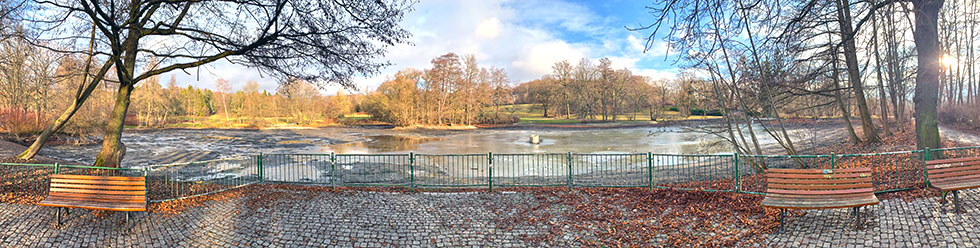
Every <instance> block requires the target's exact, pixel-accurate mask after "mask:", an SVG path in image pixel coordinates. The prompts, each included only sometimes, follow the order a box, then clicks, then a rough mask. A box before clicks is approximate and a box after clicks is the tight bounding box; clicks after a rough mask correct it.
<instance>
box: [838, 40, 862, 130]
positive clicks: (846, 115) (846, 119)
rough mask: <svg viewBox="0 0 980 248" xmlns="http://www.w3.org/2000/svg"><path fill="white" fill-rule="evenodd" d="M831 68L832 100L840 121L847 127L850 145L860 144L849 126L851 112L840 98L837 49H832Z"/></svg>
mask: <svg viewBox="0 0 980 248" xmlns="http://www.w3.org/2000/svg"><path fill="white" fill-rule="evenodd" d="M831 56H833V57H832V58H831V59H832V60H833V63H831V64H832V65H833V68H831V74H833V75H832V77H833V81H834V87H836V88H837V89H835V90H834V100H836V101H837V106H838V107H840V112H841V119H844V126H845V127H847V137H848V140H849V141H850V142H851V143H860V142H861V139H860V138H858V136H857V134H856V133H854V126H853V125H852V124H851V112H850V111H848V110H847V104H844V99H843V98H842V97H841V93H840V91H841V86H840V73H838V71H837V49H833V55H831Z"/></svg>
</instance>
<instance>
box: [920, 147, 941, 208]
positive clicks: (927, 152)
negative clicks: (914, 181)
mask: <svg viewBox="0 0 980 248" xmlns="http://www.w3.org/2000/svg"><path fill="white" fill-rule="evenodd" d="M923 152H924V153H925V154H924V156H922V177H923V178H925V180H926V187H929V186H932V185H930V184H931V182H929V173H927V172H926V169H927V168H926V162H929V160H930V159H931V157H932V151H930V150H929V147H926V149H925V150H923ZM944 196H945V195H944Z"/></svg>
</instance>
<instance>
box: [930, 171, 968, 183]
mask: <svg viewBox="0 0 980 248" xmlns="http://www.w3.org/2000/svg"><path fill="white" fill-rule="evenodd" d="M962 180H971V181H980V171H978V172H975V173H973V174H968V175H961V176H955V177H933V176H932V175H929V182H930V183H942V182H946V181H962Z"/></svg>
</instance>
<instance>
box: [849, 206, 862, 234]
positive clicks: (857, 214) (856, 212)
mask: <svg viewBox="0 0 980 248" xmlns="http://www.w3.org/2000/svg"><path fill="white" fill-rule="evenodd" d="M851 213H852V215H854V220H855V222H854V225H855V226H857V229H861V228H862V226H861V207H854V211H852V212H851Z"/></svg>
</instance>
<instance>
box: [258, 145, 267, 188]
mask: <svg viewBox="0 0 980 248" xmlns="http://www.w3.org/2000/svg"><path fill="white" fill-rule="evenodd" d="M257 163H258V166H259V182H265V169H263V167H262V153H261V152H260V153H259V157H258V158H257Z"/></svg>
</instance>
